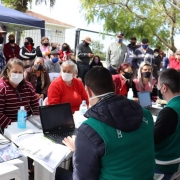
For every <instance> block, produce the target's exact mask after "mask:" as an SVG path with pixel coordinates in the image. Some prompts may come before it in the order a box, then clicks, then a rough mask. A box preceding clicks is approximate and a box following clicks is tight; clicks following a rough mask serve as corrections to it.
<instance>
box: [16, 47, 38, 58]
mask: <svg viewBox="0 0 180 180" xmlns="http://www.w3.org/2000/svg"><path fill="white" fill-rule="evenodd" d="M35 57H36V50H35V48H33V49H32V51H31V52H29V51H28V49H26V48H25V47H24V46H23V47H22V48H21V49H20V52H19V59H21V60H34V58H35Z"/></svg>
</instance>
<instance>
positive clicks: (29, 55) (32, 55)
mask: <svg viewBox="0 0 180 180" xmlns="http://www.w3.org/2000/svg"><path fill="white" fill-rule="evenodd" d="M24 54H25V55H26V56H28V57H29V58H32V57H35V56H36V50H35V49H33V50H32V52H30V53H29V52H25V53H24Z"/></svg>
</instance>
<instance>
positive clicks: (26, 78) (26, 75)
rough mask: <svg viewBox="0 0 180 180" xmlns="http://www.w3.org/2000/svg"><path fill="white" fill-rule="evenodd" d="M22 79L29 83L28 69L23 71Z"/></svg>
mask: <svg viewBox="0 0 180 180" xmlns="http://www.w3.org/2000/svg"><path fill="white" fill-rule="evenodd" d="M24 79H25V80H26V81H28V82H30V72H29V68H28V69H26V70H25V71H24Z"/></svg>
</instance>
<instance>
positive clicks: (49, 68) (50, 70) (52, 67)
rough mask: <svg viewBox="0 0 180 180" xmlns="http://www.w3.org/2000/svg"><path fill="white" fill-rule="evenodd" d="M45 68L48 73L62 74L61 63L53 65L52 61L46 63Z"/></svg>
mask: <svg viewBox="0 0 180 180" xmlns="http://www.w3.org/2000/svg"><path fill="white" fill-rule="evenodd" d="M44 65H45V68H46V70H47V71H48V73H60V71H61V70H60V69H61V68H60V64H59V62H57V63H53V62H52V61H50V60H47V61H45V64H44Z"/></svg>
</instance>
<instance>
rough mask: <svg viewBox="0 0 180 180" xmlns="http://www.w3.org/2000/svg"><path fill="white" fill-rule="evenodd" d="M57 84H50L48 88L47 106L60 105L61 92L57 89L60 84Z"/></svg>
mask: <svg viewBox="0 0 180 180" xmlns="http://www.w3.org/2000/svg"><path fill="white" fill-rule="evenodd" d="M58 83H60V82H58ZM58 83H57V82H52V83H51V85H50V86H49V89H48V104H49V105H53V104H59V103H61V90H60V88H59V86H60V84H58ZM58 85H59V86H58Z"/></svg>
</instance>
